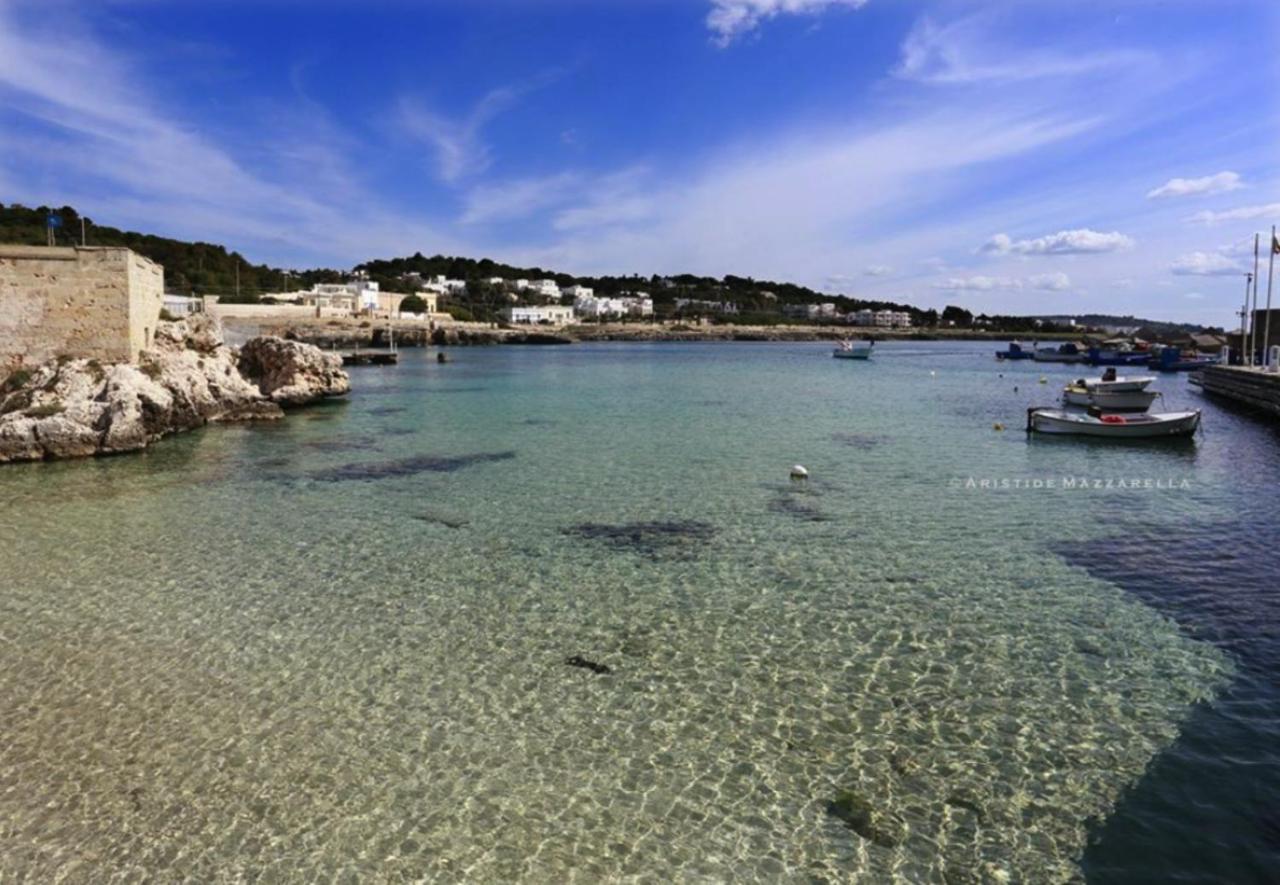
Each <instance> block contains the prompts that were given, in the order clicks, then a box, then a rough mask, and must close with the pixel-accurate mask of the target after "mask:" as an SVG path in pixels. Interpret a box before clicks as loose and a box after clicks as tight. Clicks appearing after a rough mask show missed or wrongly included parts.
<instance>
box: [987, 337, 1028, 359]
mask: <svg viewBox="0 0 1280 885" xmlns="http://www.w3.org/2000/svg"><path fill="white" fill-rule="evenodd" d="M1034 358H1035V352H1034V351H1030V350H1023V349H1022V344H1021V343H1019V342H1017V341H1010V342H1009V347H1008V349H1007V350H997V351H996V359H998V360H1029V359H1034Z"/></svg>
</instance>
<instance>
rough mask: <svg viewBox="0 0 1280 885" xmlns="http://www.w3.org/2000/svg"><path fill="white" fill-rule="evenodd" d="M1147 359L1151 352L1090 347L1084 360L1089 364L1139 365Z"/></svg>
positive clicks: (1149, 357)
mask: <svg viewBox="0 0 1280 885" xmlns="http://www.w3.org/2000/svg"><path fill="white" fill-rule="evenodd" d="M1149 359H1151V354H1150V353H1149V352H1147V351H1145V350H1129V349H1125V348H1111V347H1090V348H1089V352H1088V353H1087V354H1086V355H1085V358H1084V361H1085V362H1086V363H1088V364H1089V365H1091V366H1141V365H1145V364H1146V363H1147V361H1148V360H1149Z"/></svg>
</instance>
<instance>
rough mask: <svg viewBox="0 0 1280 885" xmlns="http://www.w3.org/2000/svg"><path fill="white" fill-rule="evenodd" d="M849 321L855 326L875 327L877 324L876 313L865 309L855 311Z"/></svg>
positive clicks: (850, 315) (849, 316)
mask: <svg viewBox="0 0 1280 885" xmlns="http://www.w3.org/2000/svg"><path fill="white" fill-rule="evenodd" d="M848 320H849V322H851V323H853V325H855V326H874V325H875V324H876V312H875V311H874V310H869V309H867V308H865V307H864V308H863V309H862V310H855V311H854V312H853V313H851V314H849V315H848Z"/></svg>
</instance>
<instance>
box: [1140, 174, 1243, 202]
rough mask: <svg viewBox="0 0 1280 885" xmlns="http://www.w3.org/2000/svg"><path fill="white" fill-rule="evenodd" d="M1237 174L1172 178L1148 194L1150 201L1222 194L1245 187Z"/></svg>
mask: <svg viewBox="0 0 1280 885" xmlns="http://www.w3.org/2000/svg"><path fill="white" fill-rule="evenodd" d="M1243 186H1244V185H1243V183H1242V182H1241V181H1240V176H1239V175H1238V174H1237V173H1235V172H1219V173H1218V174H1217V175H1206V176H1204V177H1203V178H1171V179H1169V180H1168V181H1166V182H1165V183H1164V184H1162V185H1160V186H1159V187H1158V188H1155V189H1154V190H1151V191H1148V192H1147V199H1148V200H1155V199H1159V198H1161V197H1191V196H1205V195H1208V194H1221V193H1225V192H1226V191H1233V190H1236V189H1238V188H1241V187H1243Z"/></svg>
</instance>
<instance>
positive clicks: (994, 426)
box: [991, 421, 1004, 430]
mask: <svg viewBox="0 0 1280 885" xmlns="http://www.w3.org/2000/svg"><path fill="white" fill-rule="evenodd" d="M991 429H992V430H1004V425H1003V424H1001V423H1000V422H999V421H997V422H996V423H995V424H992V425H991Z"/></svg>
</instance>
